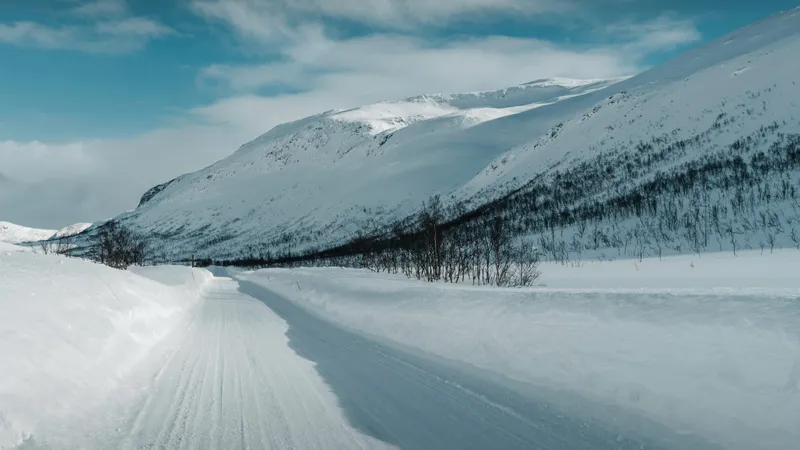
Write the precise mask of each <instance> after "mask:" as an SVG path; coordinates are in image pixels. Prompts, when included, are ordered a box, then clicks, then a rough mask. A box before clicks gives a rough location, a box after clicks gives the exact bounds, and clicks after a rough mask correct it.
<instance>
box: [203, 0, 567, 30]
mask: <svg viewBox="0 0 800 450" xmlns="http://www.w3.org/2000/svg"><path fill="white" fill-rule="evenodd" d="M192 5H193V7H194V9H195V11H197V12H199V13H201V14H202V15H204V16H206V17H208V18H213V19H223V20H226V21H227V22H229V23H231V24H233V25H234V26H235V27H236V29H237V30H239V31H244V32H246V33H253V34H256V35H258V34H264V33H267V32H269V33H277V34H278V35H280V34H281V33H283V32H284V31H286V30H282V29H281V28H282V26H281V25H282V24H280V23H275V19H276V18H278V19H279V20H281V19H283V22H284V23H285V22H286V19H287V18H288V19H289V22H293V21H295V19H296V18H305V19H311V20H315V19H317V20H318V19H324V18H333V19H346V20H350V21H355V22H359V23H364V24H368V25H376V26H380V27H383V28H389V29H407V28H409V27H415V26H420V25H425V26H431V25H436V24H444V23H447V22H449V21H451V20H453V19H458V18H463V17H466V16H470V15H473V16H474V15H480V14H506V15H508V14H526V15H531V16H532V15H537V14H544V13H553V12H564V11H568V10H572V9H573V8H574V4H573V0H443V1H431V0H192Z"/></svg>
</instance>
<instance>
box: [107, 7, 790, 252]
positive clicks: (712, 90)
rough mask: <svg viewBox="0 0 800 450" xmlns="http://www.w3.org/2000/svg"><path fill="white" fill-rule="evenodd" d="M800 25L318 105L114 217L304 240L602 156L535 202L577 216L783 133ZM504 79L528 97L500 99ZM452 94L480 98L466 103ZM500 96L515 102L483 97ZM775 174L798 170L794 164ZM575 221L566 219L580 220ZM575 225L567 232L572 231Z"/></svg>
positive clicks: (206, 245)
mask: <svg viewBox="0 0 800 450" xmlns="http://www.w3.org/2000/svg"><path fill="white" fill-rule="evenodd" d="M798 41H800V14H798V10H796V9H795V10H790V11H787V12H784V13H782V14H778V15H776V16H773V17H771V18H768V19H765V20H763V21H760V22H757V23H755V24H752V25H749V26H747V27H744V28H742V29H740V30H736V31H734V32H732V33H730V34H728V35H726V36H724V37H722V38H720V39H718V40H716V41H713V42H711V43H709V44H706V45H704V46H701V47H698V48H696V49H694V50H691V51H689V52H687V53H685V54H683V55H679V56H678V57H676V58H674V59H672V60H671V61H669V62H667V63H666V64H664V65H662V66H659V67H655V68H653V69H651V70H649V71H647V72H644V73H642V74H640V75H637V76H634V77H631V78H625V79H616V80H609V81H605V82H597V81H596V80H594V81H593V82H570V81H564V80H554V81H548V80H545V81H542V80H536V81H533V82H530V83H528V84H524V85H520V86H515V87H511V88H509V89H510V91H509V89H505V90H502V89H501V90H495V91H489V92H488V93H477V94H476V93H467V94H445V95H442V94H437V95H425V96H417V97H409V98H407V99H405V100H401V101H398V102H381V103H378V104H374V105H367V106H365V107H361V108H354V109H350V110H344V111H329V112H325V113H322V114H318V115H315V116H311V117H308V118H305V119H300V120H298V121H295V122H291V123H288V124H283V125H279V126H277V127H275V128H273V129H272V130H270V131H268V132H267V133H265V134H264V135H262V136H260V137H259V138H257V139H255V140H254V141H252V142H250V143H248V144H245V145H243V146H242V147H241V148H240V149H239V150H237V151H236V152H235V153H234V154H233V155H231V156H230V157H228V158H226V159H223V160H221V161H219V162H217V163H215V164H214V165H212V166H209V167H207V168H205V169H203V170H201V171H198V172H195V173H191V174H186V175H183V176H181V177H178V178H176V179H175V180H173V181H171V182H169V183H165V185H161V186H157V187H156V188H154V190H151V192H150V193H148V194H150V195H146V197H148V198H147V201H144V202H142V204H141V205H140V207H139V208H137V209H136V210H134V211H131V212H128V213H125V214H123V215H121V216H119V217H118V218H117V219H118V220H120V221H122V222H124V223H126V224H128V225H130V226H131V227H133V228H135V229H137V230H139V231H141V232H143V233H146V234H150V235H152V236H154V239H156V240H157V241H158V242H159V247H160V248H163V249H164V252H165V253H164V254H163V255H161V256H163V258H165V259H172V258H177V257H185V256H186V255H187V254H189V253H198V254H200V255H202V256H205V257H219V258H235V257H237V256H242V255H252V254H258V253H263V252H265V251H269V252H272V253H276V252H284V253H285V252H290V253H291V252H300V253H303V252H306V253H308V252H313V251H316V250H320V249H324V248H331V247H335V246H338V245H343V244H345V243H347V242H348V241H349V240H351V239H353V238H354V237H357V236H363V235H365V234H366V235H375V234H376V233H377V234H382V233H383V234H385V233H386V232H387V230H388V229H389V228H390V227H392V226H394V225H393V224H399V223H401V222H402V223H407V219H408V218H409V217H410V216H412V215H413V214H415V213H416V212H417V211H418V210H419V208H420V206H421V204H422V203H423V201H425V200H426V199H428V198H430V197H431V196H433V195H440V196H442V198H443V199H444V200H445V203H446V204H447V205H450V206H452V205H456V204H458V205H460V206H459V208H461V210H472V209H475V208H480V207H482V205H489V204H491V202H495V201H506V200H503V199H507V198H508V196H509V195H512V194H513V193H514V192H516V191H517V190H519V189H528V191H526V192H528V193H527V194H525V195H533V194H530V191H531V189H533V188H532V187H531V186H533V185H532V183H534V181H535V180H537V179H549V180H550V181H549V183H550V185H552V186H559V185H560V184H559V183H562V182H563V180H564V179H565V177H571V176H575V173H577V172H576V171H577V170H579V169H580V170H586V171H589V172H586V173H585V175H584V178H589V179H594V178H597V175H598V173H596V172H595V171H597V170H600V171H605V173H607V176H605V177H601V178H604V179H603V180H597V181H596V186H597V187H598V188H602V189H607V190H609V192H610V193H601V192H584V193H583V194H581V195H584V197H580V198H578V197H576V198H575V199H574V200H570V203H563V202H564V200H558V199H551V200H548V201H554V202H556V203H555V204H560V205H561V206H560V207H559V208H561V212H560V213H559V212H558V211H557V210H552V208H551V206H550V204H549V203H545V204H546V205H548V206H547V208H543V209H542V211H549V212H547V214H561V215H562V216H563V215H564V214H567V216H564V217H573V216H574V214H576V213H577V211H578V210H575V212H570V211H573V208H588V207H589V206H587V205H589V204H591V203H592V202H599V201H601V202H608V201H617V202H621V201H623V200H622V199H623V198H628V196H630V195H632V194H631V193H632V192H636V191H637V189H644V187H645V186H647V183H650V182H652V180H653V179H654V178H658V177H659V176H661V177H666V178H669V179H672V178H670V177H672V176H673V175H675V176H677V175H681V173H682V172H681V171H683V170H690V166H691V165H692V164H695V163H698V162H701V161H704V160H707V159H709V158H711V159H713V158H726V157H727V156H726V155H728V154H730V153H731V152H732V151H733V150H731V146H733V145H735V144H736V143H737V142H739V141H740V140H744V141H746V142H749V143H748V144H747V148H746V151H745V152H744V153H743V155H744V156H745V157H747V158H750V157H751V155H758V152H762V153H763V152H764V151H767V150H768V149H769V148H770V146H771V145H773V144H777V143H779V142H783V144H782V145H784V144H785V145H791V139H789V140H786V139H783V138H782V137H781V136H783V135H785V134H786V133H795V132H800V130H798V127H797V126H796V123H795V122H794V121H795V120H796V117H797V116H798V114H797V108H798V106H797V104H796V102H794V101H793V100H792V97H791V95H790V94H789V93H790V92H792V89H795V88H793V87H792V86H796V81H797V80H795V78H796V77H794V75H793V74H794V73H797V70H796V69H798V67H797V64H796V63H795V62H794V61H800V57H799V55H798V51H800V42H798ZM559 83H560V84H559ZM563 84H567V85H568V86H567V87H565V86H563ZM508 92H514V93H521V94H514V95H520V96H521V97H520V98H524V99H525V100H524V101H523V100H518V99H514V100H513V101H511V103H502V102H503V101H506V100H504V97H503V96H504V95H505V96H506V97H505V98H506V99H507V98H508ZM525 95H527V97H525ZM525 101H529V103H525ZM448 102H449V103H448ZM459 102H462V103H461V104H462V105H469V106H474V107H475V108H471V109H462V108H459V107H458V106H457V105H458V104H459ZM498 102H499V103H498ZM520 102H521V103H520ZM498 105H500V106H506V107H505V108H494V109H496V111H490V112H488V113H487V111H486V109H487V108H488V109H492V108H493V107H495V106H498ZM508 105H516V106H508ZM523 106H524V107H523ZM484 107H486V108H484ZM519 107H522V108H520V109H514V108H519ZM470 114H472V116H470ZM760 130H761V131H760ZM764 130H766V131H764ZM759 133H760V134H761V135H762V136H761V137H754V136H757V135H758V134H759ZM740 148H742V147H741V144H740ZM787 148H788V147H787ZM787 151H788V150H787ZM637 155H638V156H637ZM773 156H774V157H775V158H779V157H780V158H783V159H784V160H785V157H784V156H780V155H778V154H777V153H776V154H774V155H773ZM790 156H791V155H790ZM790 156H787V157H789V158H790V160H791V157H790ZM748 161H749V160H748ZM776 161H777V160H776ZM785 164H788V165H789V166H791V164H793V163H792V162H791V161H790V162H787V163H785ZM620 165H621V167H620ZM592 166H596V167H595V168H594V169H592V168H591V167H592ZM787 167H788V166H787ZM792 167H793V166H792ZM581 168H582V169H581ZM620 169H622V170H620ZM691 170H695V169H691ZM792 170H793V169H792ZM570 174H572V175H570ZM681 176H683V175H681ZM782 176H785V177H788V178H790V179H791V183H794V182H795V174H794V172H787V173H786V174H785V175H782ZM575 182H577V179H576V181H575ZM764 182H766V181H764ZM791 183H790V184H791ZM534 184H535V183H534ZM536 189H546V187H539V188H536ZM565 189H571V190H572V191H575V192H578V190H576V188H574V187H569V186H567V187H565ZM714 189H716V188H714ZM543 192H544V191H543ZM709 192H711V191H709ZM714 192H715V194H714V195H720V196H721V197H720V199H722V198H723V197H724V198H725V199H727V198H728V194H727V193H724V195H723V193H721V192H717V191H714ZM547 195H555V194H553V193H552V192H551V193H549V194H547ZM557 195H558V198H561V197H563V193H562V194H557ZM654 195H655V194H654ZM659 195H660V194H659ZM570 198H572V197H570ZM525 201H526V202H529V201H530V199H527V200H525ZM626 201H627V200H626ZM650 201H653V202H658V201H666V200H664V198H662V197H658V198H655V197H654V198H652V199H650ZM725 201H727V200H725ZM532 205H534V207H536V208H538V206H536V205H537V203H535V202H534V203H532ZM506 207H507V206H506ZM548 208H550V209H548ZM683 213H685V211H683V210H681V214H683ZM515 214H517V213H515ZM527 214H529V215H530V217H529V218H528V219H527V221H528V222H531V223H534V222H537V221H542V220H544V221H545V222H552V221H553V220H554V219H546V218H542V217H538V216H537V215H539V214H545V213H544V212H540V211H539V210H538V209H535V210H532V211H531V212H529V213H527ZM626 214H627V213H626ZM506 215H508V214H506ZM626 217H627V216H626ZM569 220H572V221H574V220H577V219H574V217H573V218H572V219H569ZM593 220H594V219H593ZM626 220H627V219H626ZM787 220H788V219H787ZM403 221H405V222H403ZM568 222H569V221H567V222H564V223H563V226H564V227H567V228H569V227H572V226H573V225H574V224H572V225H571V224H570V223H572V222H569V223H568ZM559 223H561V222H559ZM596 225H597V224H596ZM598 226H599V225H598ZM603 226H609V227H612V225H610V224H608V225H603ZM626 226H627V225H626ZM631 226H633V225H631ZM537 227H538V225H536V226H533V225H525V224H523V223H522V222H520V223H519V224H518V225H516V228H515V229H517V230H518V232H517V233H518V234H520V235H526V234H527V235H531V233H533V235H536V234H538V233H539V231H537V230H539V228H537ZM567 228H564V229H562V234H563V233H564V232H566V233H567V234H566V235H569V234H570V233H571V231H567ZM626 230H627V231H625V233H629V232H632V231H631V230H628V229H626ZM618 231H619V230H618ZM620 232H621V231H620ZM748 233H749V235H754V233H752V232H748ZM754 236H755V235H754ZM565 239H567V238H565ZM753 239H755V241H754V242H753V243H751V244H748V245H757V241H758V239H759V238H757V237H753ZM784 241H785V242H788V237H785V239H784ZM626 251H628V252H629V250H626ZM629 256H630V255H629Z"/></svg>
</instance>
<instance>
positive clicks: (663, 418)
mask: <svg viewBox="0 0 800 450" xmlns="http://www.w3.org/2000/svg"><path fill="white" fill-rule="evenodd" d="M798 267H800V252H797V251H781V252H776V253H775V254H773V255H764V256H761V255H759V254H758V253H757V252H756V253H754V254H753V253H750V254H742V255H740V256H739V257H738V258H734V257H733V256H732V255H703V257H702V258H697V257H696V256H695V257H691V256H682V257H674V258H665V260H664V261H658V260H645V261H643V262H638V261H615V262H605V263H587V264H585V265H583V266H582V267H562V266H547V267H543V268H542V271H543V273H544V276H543V279H542V282H543V283H544V284H545V285H546V286H545V287H540V288H534V289H526V290H509V289H496V288H476V287H471V286H451V285H444V284H437V285H430V284H425V283H419V282H415V281H409V280H406V279H405V278H403V277H395V276H389V275H383V274H373V273H369V272H364V271H354V270H342V269H303V270H278V269H273V270H263V271H258V272H255V273H244V274H241V275H240V276H241V278H243V279H246V280H249V281H253V282H256V283H259V284H261V285H263V286H265V287H268V288H269V289H272V290H274V291H275V292H277V293H279V294H281V295H283V296H285V297H287V298H289V299H292V300H293V301H295V302H296V303H298V304H300V305H302V306H304V307H305V308H307V309H309V310H310V311H312V312H314V313H315V314H318V315H319V316H322V317H325V318H327V319H328V320H331V321H333V322H336V323H338V324H340V325H342V326H344V327H347V328H350V329H352V330H356V331H358V332H362V333H366V334H369V335H372V336H374V337H377V338H379V339H381V340H384V341H386V342H390V343H396V344H401V345H403V346H406V347H411V348H416V349H420V350H423V351H425V352H428V353H430V354H434V355H438V356H441V357H445V358H448V359H451V360H457V361H461V362H466V363H469V364H471V365H474V366H476V367H479V368H481V369H485V370H490V371H494V372H497V373H500V374H502V375H504V376H506V377H509V378H512V379H516V380H521V381H524V382H526V383H530V385H531V386H532V387H533V386H542V387H546V388H549V389H556V390H561V391H569V392H571V393H577V394H580V395H582V396H585V397H588V398H590V399H592V400H595V401H600V402H603V403H606V404H613V405H615V406H622V407H624V408H626V409H627V410H629V411H631V412H634V413H636V414H641V415H644V416H646V417H648V418H650V419H653V420H656V421H658V422H660V423H663V424H665V425H667V426H669V427H671V428H673V429H676V430H679V431H681V432H686V433H693V434H696V435H699V436H701V437H703V438H705V439H707V440H710V441H712V442H715V443H718V444H719V445H721V446H722V447H723V448H731V449H752V448H761V449H790V448H791V449H794V448H796V443H797V442H798V441H800V427H798V423H800V302H798V299H797V297H798V295H800V277H798V276H797V268H798ZM533 389H535V388H533ZM533 392H535V390H534V391H533ZM606 419H610V420H621V419H619V418H614V417H611V418H609V417H607V418H606Z"/></svg>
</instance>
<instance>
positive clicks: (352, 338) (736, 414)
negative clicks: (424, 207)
mask: <svg viewBox="0 0 800 450" xmlns="http://www.w3.org/2000/svg"><path fill="white" fill-rule="evenodd" d="M16 249H18V247H13V246H8V245H5V244H3V246H2V247H0V292H1V293H2V294H3V295H0V302H2V304H0V308H2V309H1V310H2V312H3V315H2V316H0V356H1V357H2V358H3V359H2V361H0V366H2V367H3V369H4V373H3V375H4V377H1V378H0V417H2V420H0V431H1V432H2V433H0V448H3V449H5V448H16V446H17V445H18V444H20V443H22V445H21V446H19V448H20V449H21V448H26V449H52V448H58V449H62V448H63V449H70V448H82V449H108V448H123V449H141V448H148V449H180V448H253V449H256V448H274V449H283V448H296V449H314V448H318V449H326V448H362V449H368V448H369V449H372V448H390V447H393V448H401V449H431V448H436V449H443V450H450V449H459V450H461V449H486V448H498V449H536V448H541V449H556V450H573V449H587V450H589V449H593V450H598V449H599V450H605V449H643V448H644V449H676V450H677V449H680V450H689V449H698V450H701V449H703V450H704V449H714V450H719V449H734V450H735V449H753V448H759V449H775V450H784V449H785V450H789V449H794V448H796V447H795V445H796V442H797V439H798V438H800V431H798V429H797V426H796V425H797V423H798V422H799V421H800V391H798V388H800V385H798V383H800V345H799V344H798V343H799V342H800V340H799V339H798V329H800V327H798V325H800V314H798V310H800V306H798V303H797V293H798V292H800V280H798V279H796V277H793V276H792V274H793V273H794V270H793V268H796V267H798V266H799V265H798V263H800V252H789V251H783V252H778V253H776V254H774V255H764V256H761V255H758V254H746V255H741V256H740V257H738V258H733V257H732V256H726V255H716V256H715V255H704V256H703V257H702V259H698V258H696V257H688V256H687V257H676V258H668V259H665V260H664V261H657V260H649V261H648V260H646V261H643V262H637V261H616V262H613V263H609V262H606V263H602V264H599V263H596V264H595V263H587V264H585V265H584V266H582V267H559V266H547V267H543V268H542V270H543V272H544V273H545V275H544V277H543V279H542V282H543V284H544V285H545V286H542V287H538V288H532V289H526V290H504V289H495V288H473V287H471V286H451V285H444V284H437V285H431V284H425V283H419V282H414V281H409V280H406V279H403V278H400V277H396V276H388V275H379V274H372V273H368V272H362V271H355V270H343V269H324V270H323V269H313V270H312V269H307V270H263V271H258V272H233V274H234V278H228V277H227V276H226V275H227V272H225V271H223V270H221V269H216V270H214V273H215V274H216V275H217V276H216V277H213V278H212V277H211V275H210V274H209V273H208V272H206V271H198V270H196V271H194V272H193V273H192V272H190V271H189V270H188V269H185V268H179V267H156V268H145V269H137V270H136V271H135V272H136V273H131V272H120V271H114V270H111V269H106V268H104V267H101V266H96V265H93V264H90V263H86V262H82V261H77V260H67V259H62V258H60V257H51V256H43V255H35V254H32V253H24V252H19V251H17V250H16ZM767 276H769V278H765V277H767ZM7 292H10V293H11V295H10V296H7V295H6V293H7ZM6 368H10V369H6ZM6 372H7V373H6Z"/></svg>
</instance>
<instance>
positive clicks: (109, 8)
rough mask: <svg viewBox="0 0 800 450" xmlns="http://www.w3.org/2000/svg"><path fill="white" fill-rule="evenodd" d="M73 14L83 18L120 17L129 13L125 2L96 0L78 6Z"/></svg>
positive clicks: (123, 0) (119, 0) (120, 0)
mask: <svg viewBox="0 0 800 450" xmlns="http://www.w3.org/2000/svg"><path fill="white" fill-rule="evenodd" d="M72 13H73V14H75V15H78V16H83V17H119V16H125V15H127V14H128V13H129V9H128V4H127V3H126V2H125V0H95V1H87V2H83V3H82V4H80V5H78V6H76V7H75V8H74V9H73V10H72Z"/></svg>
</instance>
